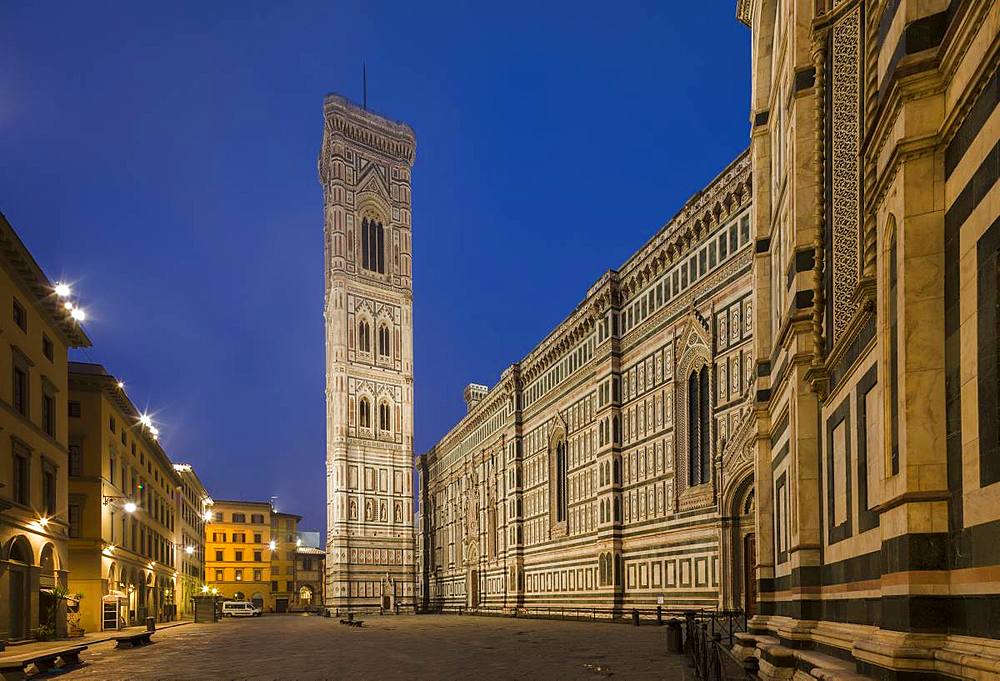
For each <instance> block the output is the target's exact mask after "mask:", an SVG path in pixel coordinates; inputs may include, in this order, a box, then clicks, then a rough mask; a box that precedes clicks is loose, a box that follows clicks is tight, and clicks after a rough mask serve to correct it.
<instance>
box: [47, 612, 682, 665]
mask: <svg viewBox="0 0 1000 681" xmlns="http://www.w3.org/2000/svg"><path fill="white" fill-rule="evenodd" d="M153 638H154V640H155V641H156V643H155V644H154V645H151V646H148V647H145V648H137V649H132V650H129V649H125V650H117V649H115V648H114V646H113V644H112V643H99V644H96V645H93V646H91V647H90V648H88V649H87V650H86V651H84V653H83V656H82V658H83V660H84V662H85V664H84V665H83V666H82V667H80V668H77V669H75V670H72V671H69V672H67V673H65V674H60V675H59V678H60V681H62V679H66V681H69V680H71V679H72V680H76V679H100V680H101V681H113V680H116V679H130V680H131V679H136V680H146V679H157V680H159V679H163V680H172V679H198V680H204V679H378V680H382V679H387V680H389V679H435V680H437V679H473V680H474V681H485V680H487V679H546V680H549V679H595V680H596V679H602V678H604V679H607V678H613V679H669V680H671V681H672V680H674V679H679V680H693V679H694V674H693V672H691V671H690V670H689V669H688V667H687V666H686V664H685V660H684V658H683V657H681V656H679V655H668V654H667V653H666V652H665V642H666V629H665V628H661V627H655V626H642V627H639V628H635V627H631V626H627V625H623V624H608V623H590V622H560V621H550V620H528V619H511V618H500V617H495V618H494V617H468V616H466V617H460V616H456V615H422V616H386V617H378V616H375V617H368V618H366V619H365V626H364V627H363V628H357V627H348V626H345V625H342V624H340V623H339V622H338V621H337V620H336V619H333V618H330V619H327V618H324V617H315V616H302V615H271V616H264V617H260V618H249V619H236V620H225V621H223V622H220V623H218V624H191V625H188V626H184V627H177V628H176V629H174V630H167V631H161V632H157V634H156V635H155V636H154V637H153Z"/></svg>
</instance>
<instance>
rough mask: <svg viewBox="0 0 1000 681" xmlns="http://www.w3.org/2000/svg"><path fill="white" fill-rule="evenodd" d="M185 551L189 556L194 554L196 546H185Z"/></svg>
mask: <svg viewBox="0 0 1000 681" xmlns="http://www.w3.org/2000/svg"><path fill="white" fill-rule="evenodd" d="M184 553H186V554H188V555H189V556H190V555H193V554H194V547H193V546H185V547H184Z"/></svg>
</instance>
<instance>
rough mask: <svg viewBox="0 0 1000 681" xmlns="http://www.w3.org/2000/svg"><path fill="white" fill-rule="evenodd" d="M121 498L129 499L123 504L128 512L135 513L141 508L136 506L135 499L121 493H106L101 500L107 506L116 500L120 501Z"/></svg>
mask: <svg viewBox="0 0 1000 681" xmlns="http://www.w3.org/2000/svg"><path fill="white" fill-rule="evenodd" d="M120 499H127V501H126V502H125V503H124V504H122V508H123V509H125V512H126V513H135V512H136V511H137V510H138V509H139V507H138V506H136V503H135V502H134V501H132V500H131V499H129V498H128V497H125V496H122V495H120V494H105V495H104V496H103V497H101V501H102V503H103V504H104V505H105V506H110V505H111V504H113V503H115V501H118V500H120Z"/></svg>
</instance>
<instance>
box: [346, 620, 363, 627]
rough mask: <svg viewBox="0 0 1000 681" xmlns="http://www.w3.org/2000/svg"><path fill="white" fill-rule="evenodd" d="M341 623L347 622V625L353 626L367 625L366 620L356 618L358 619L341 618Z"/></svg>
mask: <svg viewBox="0 0 1000 681" xmlns="http://www.w3.org/2000/svg"><path fill="white" fill-rule="evenodd" d="M340 623H341V624H346V625H348V626H352V627H363V626H365V621H364V620H356V619H347V620H340Z"/></svg>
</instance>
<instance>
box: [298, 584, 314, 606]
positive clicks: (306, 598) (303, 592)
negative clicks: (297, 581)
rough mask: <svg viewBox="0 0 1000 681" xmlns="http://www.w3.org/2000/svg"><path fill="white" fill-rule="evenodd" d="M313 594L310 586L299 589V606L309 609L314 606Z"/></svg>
mask: <svg viewBox="0 0 1000 681" xmlns="http://www.w3.org/2000/svg"><path fill="white" fill-rule="evenodd" d="M312 600H313V592H312V589H310V588H309V587H308V586H303V587H302V588H300V589H299V605H302V606H305V607H308V606H310V605H312Z"/></svg>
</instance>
